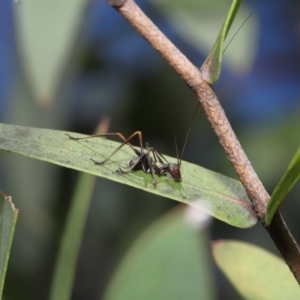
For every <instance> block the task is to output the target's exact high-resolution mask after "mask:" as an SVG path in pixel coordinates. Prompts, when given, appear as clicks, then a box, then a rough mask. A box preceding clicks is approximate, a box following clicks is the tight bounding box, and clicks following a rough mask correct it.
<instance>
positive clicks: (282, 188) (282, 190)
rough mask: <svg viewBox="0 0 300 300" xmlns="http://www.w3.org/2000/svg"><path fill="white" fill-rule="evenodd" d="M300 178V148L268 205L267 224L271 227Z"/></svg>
mask: <svg viewBox="0 0 300 300" xmlns="http://www.w3.org/2000/svg"><path fill="white" fill-rule="evenodd" d="M299 177H300V148H299V149H298V151H297V152H296V154H295V156H294V157H293V159H292V161H291V163H290V164H289V166H288V169H287V170H286V172H285V173H284V175H283V177H282V178H281V179H280V181H279V183H278V184H277V186H276V187H275V189H274V191H273V193H272V196H271V199H270V201H269V203H268V207H267V214H266V224H267V225H270V223H271V221H272V219H273V216H274V214H275V213H276V211H277V210H278V208H279V207H280V205H281V204H282V202H283V201H284V199H285V197H286V195H287V194H288V192H289V191H290V190H291V189H292V187H293V186H294V184H295V183H296V182H297V180H298V179H299Z"/></svg>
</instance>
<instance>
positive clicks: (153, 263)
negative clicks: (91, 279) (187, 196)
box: [104, 208, 216, 300]
mask: <svg viewBox="0 0 300 300" xmlns="http://www.w3.org/2000/svg"><path fill="white" fill-rule="evenodd" d="M189 209H193V208H189ZM198 214H203V213H202V212H200V211H198ZM188 218H189V216H188V213H187V212H186V211H184V210H182V209H180V210H179V209H176V210H173V211H171V212H169V213H168V214H166V215H165V216H163V217H162V218H160V219H159V220H157V221H156V222H154V223H153V224H151V225H150V226H149V227H148V228H147V229H146V230H145V231H144V232H142V234H141V235H140V237H139V238H138V239H137V240H136V241H135V243H134V244H133V245H132V247H131V248H130V249H129V251H128V252H127V253H126V255H125V257H124V258H123V260H122V262H121V264H120V266H118V268H117V270H116V272H115V274H114V275H113V278H112V280H111V282H110V283H109V285H108V288H107V290H106V292H105V296H104V299H105V300H123V299H131V300H140V299H143V300H152V299H156V300H165V299H185V300H189V299H191V300H194V299H205V300H212V299H216V297H215V296H216V295H215V287H214V281H213V275H212V268H211V257H210V247H209V238H208V235H207V231H206V230H205V229H206V228H205V227H204V226H203V227H202V226H201V227H202V230H201V231H200V232H199V231H198V230H195V228H194V227H192V226H189V225H190V223H189V220H188ZM198 229H200V228H198Z"/></svg>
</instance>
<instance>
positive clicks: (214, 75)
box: [201, 0, 242, 83]
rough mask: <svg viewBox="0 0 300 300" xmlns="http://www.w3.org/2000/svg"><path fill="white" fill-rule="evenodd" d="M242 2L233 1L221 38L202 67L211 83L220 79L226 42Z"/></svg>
mask: <svg viewBox="0 0 300 300" xmlns="http://www.w3.org/2000/svg"><path fill="white" fill-rule="evenodd" d="M241 2H242V0H233V1H232V4H231V6H230V9H229V12H228V14H227V17H226V19H225V22H224V24H223V26H222V29H221V31H220V33H219V36H218V38H217V40H216V42H215V44H214V46H213V48H212V50H211V52H210V54H209V55H208V57H207V59H206V60H205V62H204V64H203V65H202V67H201V72H202V74H203V77H204V79H205V80H206V81H207V82H209V83H214V82H215V81H217V80H218V79H219V77H220V74H221V68H222V56H223V46H224V42H225V39H226V36H227V34H228V31H229V29H230V27H231V24H232V22H233V20H234V18H235V15H236V13H237V11H238V9H239V6H240V4H241Z"/></svg>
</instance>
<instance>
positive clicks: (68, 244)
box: [49, 173, 95, 300]
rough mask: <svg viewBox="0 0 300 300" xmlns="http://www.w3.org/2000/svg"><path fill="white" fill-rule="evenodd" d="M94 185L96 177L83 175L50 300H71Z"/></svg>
mask: <svg viewBox="0 0 300 300" xmlns="http://www.w3.org/2000/svg"><path fill="white" fill-rule="evenodd" d="M94 183H95V176H92V175H89V174H84V173H82V174H81V175H80V178H79V180H78V183H77V185H76V190H75V194H74V198H73V199H72V203H71V207H70V210H69V213H68V217H67V220H66V225H65V229H64V232H63V234H62V237H61V243H60V248H59V251H58V258H57V261H56V266H55V271H54V275H53V281H52V286H51V291H50V297H49V299H50V300H68V299H71V293H72V287H73V282H74V277H75V271H76V265H77V257H78V253H79V250H80V246H81V240H82V235H83V231H84V226H85V223H86V217H87V213H88V209H89V207H90V200H91V197H92V192H93V189H94Z"/></svg>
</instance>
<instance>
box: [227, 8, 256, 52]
mask: <svg viewBox="0 0 300 300" xmlns="http://www.w3.org/2000/svg"><path fill="white" fill-rule="evenodd" d="M252 15H253V12H252V13H251V14H250V15H249V16H248V17H247V18H246V19H245V21H244V22H243V23H242V24H241V25H240V27H239V29H238V30H237V31H236V32H235V34H234V35H233V37H232V38H231V39H230V41H229V42H228V44H227V45H226V47H225V48H224V50H223V54H224V52H225V51H226V49H227V48H228V46H229V45H230V43H231V42H232V40H233V39H234V38H235V36H236V35H237V34H238V33H239V31H240V30H241V28H242V27H243V26H244V24H245V23H246V22H247V20H248V19H249V18H250V17H251V16H252Z"/></svg>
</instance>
